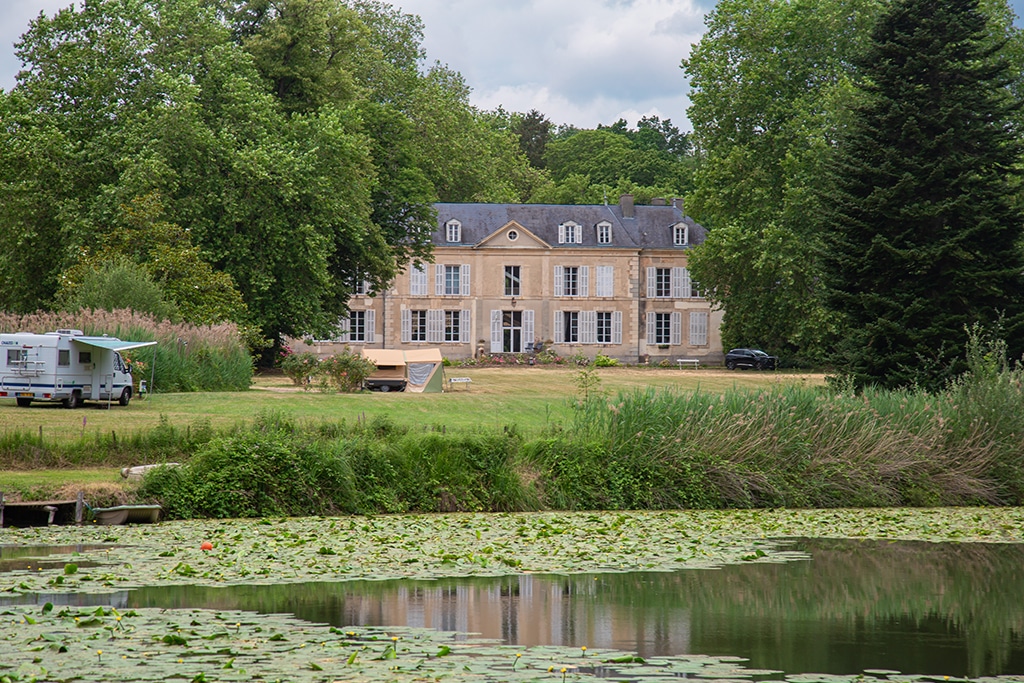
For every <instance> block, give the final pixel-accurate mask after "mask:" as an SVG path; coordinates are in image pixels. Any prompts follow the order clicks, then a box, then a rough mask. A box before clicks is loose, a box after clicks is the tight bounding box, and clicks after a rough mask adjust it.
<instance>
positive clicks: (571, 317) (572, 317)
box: [554, 311, 580, 344]
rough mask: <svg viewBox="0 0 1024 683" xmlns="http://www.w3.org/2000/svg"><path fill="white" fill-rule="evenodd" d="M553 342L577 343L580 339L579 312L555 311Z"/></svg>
mask: <svg viewBox="0 0 1024 683" xmlns="http://www.w3.org/2000/svg"><path fill="white" fill-rule="evenodd" d="M554 323H555V343H556V344H578V343H579V341H580V312H579V311H555V319H554Z"/></svg>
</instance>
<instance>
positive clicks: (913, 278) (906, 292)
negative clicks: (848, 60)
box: [824, 0, 1024, 390]
mask: <svg viewBox="0 0 1024 683" xmlns="http://www.w3.org/2000/svg"><path fill="white" fill-rule="evenodd" d="M999 47H1000V45H999V42H998V41H997V40H995V39H994V38H993V37H992V36H991V34H990V33H989V32H988V31H987V30H986V17H985V16H984V15H983V14H982V13H981V12H980V11H979V8H978V2H977V0H895V2H893V4H892V5H891V6H890V8H889V9H888V10H887V11H886V12H884V13H883V15H882V16H881V17H880V19H879V21H878V23H877V25H876V27H875V29H874V31H873V35H872V40H871V42H870V44H869V47H868V50H867V51H866V53H865V54H864V55H863V57H862V58H861V59H859V62H858V65H857V66H858V68H859V71H860V75H861V76H862V79H861V81H860V82H861V86H860V87H861V90H862V92H861V95H862V97H861V98H860V99H859V100H858V105H857V106H856V108H855V112H854V117H853V122H852V124H851V126H850V128H849V130H848V131H847V133H846V135H845V136H844V137H843V138H842V139H841V141H840V144H839V146H838V150H837V154H836V159H835V164H834V166H833V169H834V172H835V180H836V187H835V192H834V193H833V194H832V195H831V197H830V198H829V200H828V201H827V208H826V211H825V215H824V218H825V225H826V226H827V228H828V229H829V230H830V231H831V234H830V235H829V237H830V239H829V240H827V243H828V244H829V246H828V247H827V253H826V258H825V263H826V273H827V278H828V283H827V284H828V285H829V288H830V297H829V299H830V305H831V306H832V307H833V308H834V309H835V310H836V311H838V312H839V313H841V314H842V315H843V316H844V318H845V322H846V333H845V335H844V336H843V338H842V340H841V341H840V342H839V347H838V349H837V350H838V352H839V353H838V358H839V359H840V366H841V369H843V370H845V371H846V372H848V373H849V374H850V375H851V376H852V377H853V379H854V381H855V383H856V384H857V385H858V386H863V385H866V384H874V385H878V386H883V387H900V386H912V385H917V386H920V387H922V388H926V389H930V390H936V389H940V388H942V387H943V386H944V384H945V382H946V381H947V380H948V379H949V378H950V377H952V376H955V375H956V374H958V373H959V372H961V371H962V370H963V369H964V361H963V358H964V347H965V343H966V337H967V333H966V330H965V327H966V326H968V325H971V324H973V323H975V322H978V323H981V324H982V325H986V326H991V325H994V324H996V323H997V321H999V320H1000V319H1002V321H1003V323H1002V324H1003V326H1004V333H1005V334H1006V335H1007V338H1008V340H1009V341H1010V346H1011V350H1012V351H1013V352H1014V353H1015V354H1017V357H1019V354H1020V353H1021V351H1024V254H1022V244H1021V235H1022V229H1024V215H1022V213H1021V209H1020V206H1019V204H1018V203H1017V198H1016V197H1015V182H1016V181H1015V178H1014V176H1015V175H1016V171H1015V168H1017V166H1016V165H1017V164H1018V162H1019V161H1020V153H1021V145H1020V137H1019V136H1020V131H1019V130H1016V129H1015V128H1014V127H1013V125H1012V124H1011V122H1010V121H1011V119H1010V116H1009V115H1010V113H1011V112H1012V111H1013V109H1014V107H1015V106H1016V103H1015V102H1014V101H1013V99H1012V97H1011V95H1010V92H1009V89H1008V88H1007V87H1006V85H1007V83H1008V81H1009V78H1008V69H1007V65H1006V63H1005V61H1003V60H1002V59H1000V58H999V57H998V55H997V51H998V49H999Z"/></svg>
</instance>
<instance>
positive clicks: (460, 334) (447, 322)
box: [442, 310, 472, 344]
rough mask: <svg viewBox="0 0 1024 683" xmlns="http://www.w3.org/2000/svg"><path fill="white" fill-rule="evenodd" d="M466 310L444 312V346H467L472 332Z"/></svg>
mask: <svg viewBox="0 0 1024 683" xmlns="http://www.w3.org/2000/svg"><path fill="white" fill-rule="evenodd" d="M469 316H470V313H469V311H467V310H461V311H444V337H443V339H442V341H444V342H445V343H446V344H468V343H469V342H470V335H471V334H472V330H471V329H470V326H469Z"/></svg>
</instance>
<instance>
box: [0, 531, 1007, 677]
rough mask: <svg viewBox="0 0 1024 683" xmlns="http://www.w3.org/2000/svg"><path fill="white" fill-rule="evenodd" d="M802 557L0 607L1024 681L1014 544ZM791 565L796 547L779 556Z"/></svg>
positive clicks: (820, 551)
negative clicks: (237, 614)
mask: <svg viewBox="0 0 1024 683" xmlns="http://www.w3.org/2000/svg"><path fill="white" fill-rule="evenodd" d="M787 549H788V550H791V551H798V552H801V553H806V554H807V556H808V557H809V559H805V560H797V561H789V562H746V563H742V564H738V565H730V566H724V567H721V568H718V569H691V570H681V571H673V572H629V573H601V574H570V575H553V574H522V575H516V576H508V577H468V578H462V579H437V580H409V579H405V580H385V581H348V582H333V583H331V582H315V583H313V582H310V583H295V584H277V585H240V586H239V585H236V586H225V587H211V586H199V585H175V586H159V587H152V588H141V589H135V590H126V591H120V592H117V593H114V594H112V595H111V594H107V595H98V594H96V595H90V594H86V593H73V594H66V593H65V594H61V595H21V596H11V597H7V598H0V605H4V604H6V605H10V604H15V603H36V602H38V603H42V602H47V601H49V602H55V603H58V604H70V605H101V604H102V605H114V606H116V607H119V608H124V609H131V608H144V607H146V608H148V607H157V608H205V609H212V610H244V611H248V612H258V613H264V614H271V613H275V614H279V613H283V614H291V615H294V616H295V617H296V618H298V619H300V620H303V621H307V622H312V623H320V624H330V625H333V626H336V627H339V628H342V627H353V626H410V627H425V628H429V629H437V630H441V631H456V632H468V633H479V634H481V635H483V636H484V637H486V638H493V639H496V640H500V641H502V642H504V643H506V644H509V645H521V646H547V645H562V646H570V647H576V648H579V647H581V646H584V645H586V646H588V647H590V648H602V649H615V650H622V651H626V652H636V653H638V654H640V655H641V656H643V657H657V656H670V655H686V654H703V655H711V656H718V657H720V656H738V657H743V658H747V659H749V662H748V663H747V664H746V666H748V667H750V668H752V669H773V670H779V671H782V672H786V673H799V672H820V673H831V674H841V675H849V674H858V673H861V672H864V671H872V670H878V669H885V670H895V671H899V672H903V673H908V674H915V673H916V674H939V675H948V676H954V677H963V676H970V677H977V676H986V675H1007V674H1024V545H1020V544H980V543H925V542H886V541H850V540H831V539H830V540H820V539H817V540H802V541H797V542H794V543H792V544H791V545H788V546H787ZM787 555H788V556H790V557H792V556H793V554H792V553H790V554H787Z"/></svg>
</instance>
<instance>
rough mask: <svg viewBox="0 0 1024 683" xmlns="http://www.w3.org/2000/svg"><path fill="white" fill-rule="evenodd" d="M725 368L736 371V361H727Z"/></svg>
mask: <svg viewBox="0 0 1024 683" xmlns="http://www.w3.org/2000/svg"><path fill="white" fill-rule="evenodd" d="M725 367H727V368H728V369H730V370H735V369H736V361H734V360H727V361H725Z"/></svg>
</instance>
